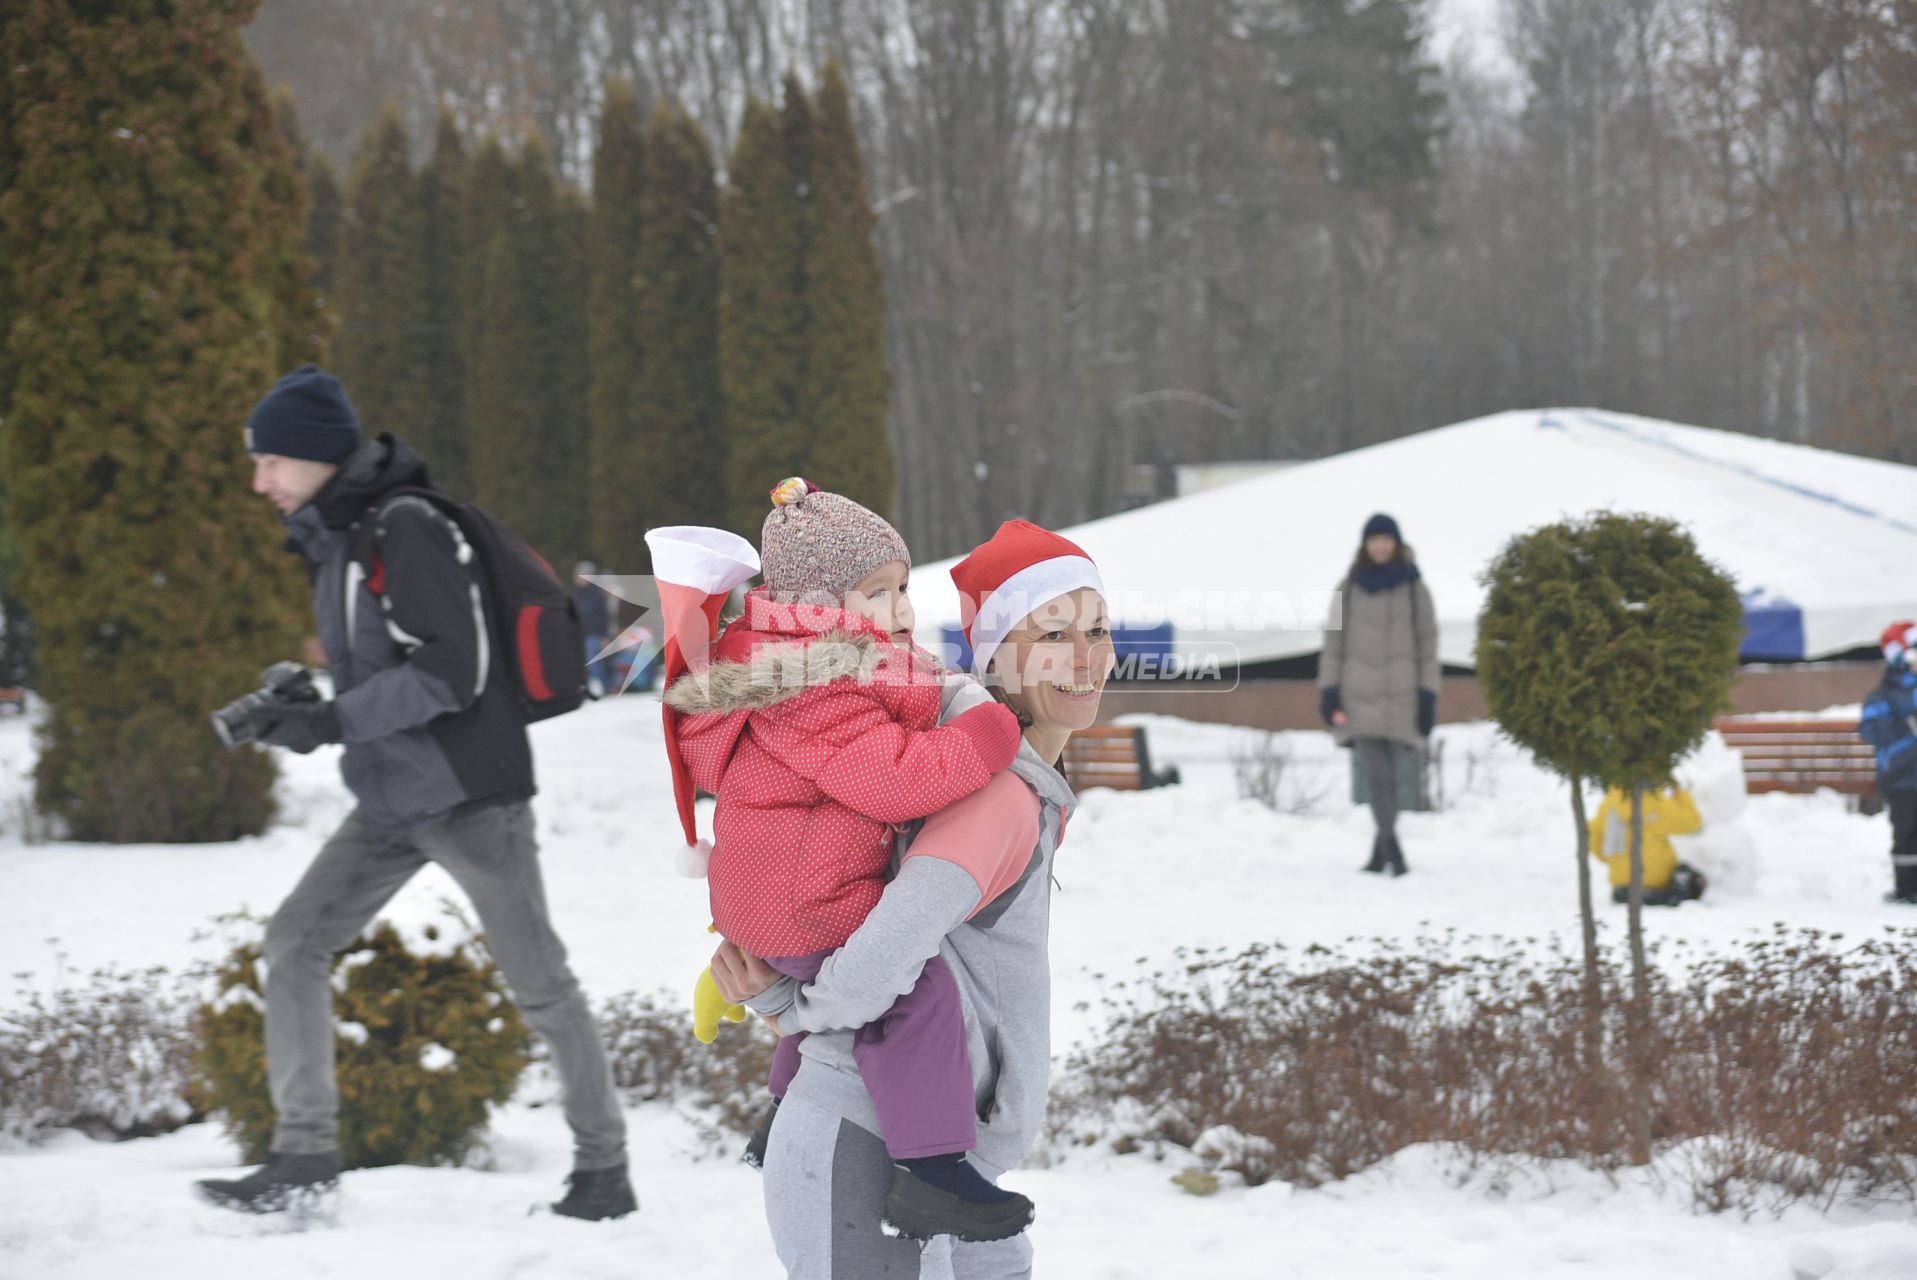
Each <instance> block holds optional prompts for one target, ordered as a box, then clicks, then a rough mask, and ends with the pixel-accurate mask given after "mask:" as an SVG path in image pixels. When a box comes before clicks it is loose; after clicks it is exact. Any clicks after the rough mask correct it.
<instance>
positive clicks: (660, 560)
mask: <svg viewBox="0 0 1917 1280" xmlns="http://www.w3.org/2000/svg"><path fill="white" fill-rule="evenodd" d="M646 546H648V547H649V548H651V550H652V573H653V576H654V577H656V578H659V579H661V580H663V581H666V582H671V583H676V584H678V585H679V586H683V587H692V588H694V589H695V590H698V591H703V592H705V593H706V594H707V595H718V594H720V593H722V592H727V591H730V590H732V589H733V588H734V587H736V586H739V585H740V584H742V583H744V582H747V581H750V580H751V579H752V577H753V576H754V575H756V574H757V573H758V572H759V553H758V552H757V551H755V550H753V549H752V544H751V543H750V542H747V541H746V540H745V539H744V538H741V537H740V536H739V535H738V534H736V533H729V532H727V531H726V530H724V529H708V528H706V527H705V526H703V525H696V524H675V525H667V526H666V527H664V528H662V529H653V530H650V531H648V532H647V534H646Z"/></svg>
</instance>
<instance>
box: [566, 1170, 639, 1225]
mask: <svg viewBox="0 0 1917 1280" xmlns="http://www.w3.org/2000/svg"><path fill="white" fill-rule="evenodd" d="M638 1207H639V1198H638V1197H637V1196H635V1195H633V1194H632V1179H631V1178H630V1177H628V1176H627V1174H626V1166H625V1165H623V1164H620V1165H614V1166H613V1167H612V1168H610V1169H574V1170H573V1171H572V1173H571V1174H569V1175H567V1177H566V1196H565V1199H563V1200H561V1201H559V1202H558V1203H557V1204H555V1205H553V1207H552V1211H553V1212H554V1213H556V1214H558V1215H559V1216H560V1217H562V1218H581V1219H584V1220H585V1221H587V1222H600V1221H603V1220H604V1219H607V1218H623V1217H625V1216H626V1215H627V1214H629V1213H631V1212H633V1211H634V1210H636V1209H637V1208H638Z"/></svg>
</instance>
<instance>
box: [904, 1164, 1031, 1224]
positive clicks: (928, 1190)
mask: <svg viewBox="0 0 1917 1280" xmlns="http://www.w3.org/2000/svg"><path fill="white" fill-rule="evenodd" d="M1032 1215H1033V1208H1032V1202H1031V1201H1030V1200H1028V1199H1026V1198H1025V1197H1024V1196H1022V1195H1020V1194H1018V1193H1017V1192H1016V1191H1004V1190H1001V1189H999V1188H998V1187H995V1186H993V1185H992V1184H991V1183H989V1182H987V1181H986V1180H985V1179H984V1177H983V1176H981V1175H980V1173H979V1171H978V1170H976V1169H974V1168H973V1167H972V1166H971V1163H970V1162H969V1161H967V1160H966V1158H965V1157H964V1156H963V1155H949V1156H931V1157H927V1158H924V1159H918V1160H899V1161H895V1162H894V1163H893V1165H892V1189H891V1190H890V1191H889V1192H887V1193H886V1197H885V1216H884V1218H883V1220H882V1222H881V1225H882V1227H883V1228H884V1230H885V1232H886V1234H888V1235H901V1236H910V1237H911V1238H912V1239H914V1240H930V1239H931V1238H932V1237H933V1236H957V1237H958V1238H959V1239H961V1240H968V1241H972V1242H979V1241H985V1240H1007V1239H1010V1238H1011V1237H1012V1236H1015V1235H1017V1234H1018V1233H1019V1232H1021V1231H1023V1230H1025V1228H1026V1227H1029V1226H1030V1225H1032Z"/></svg>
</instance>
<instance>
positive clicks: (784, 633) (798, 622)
mask: <svg viewBox="0 0 1917 1280" xmlns="http://www.w3.org/2000/svg"><path fill="white" fill-rule="evenodd" d="M939 690H940V678H939V672H938V669H937V666H936V664H935V663H934V662H933V661H932V659H931V657H930V656H929V655H927V654H926V653H925V652H924V651H923V650H920V649H918V648H916V647H911V646H901V645H898V644H896V643H894V642H893V641H892V640H891V639H890V638H889V637H887V636H886V635H885V634H884V633H882V632H880V631H879V630H878V629H877V628H876V627H874V626H873V625H872V624H871V623H869V622H867V621H865V620H864V619H863V618H860V617H859V616H857V615H856V614H851V613H846V612H843V611H841V610H837V609H820V608H817V607H814V606H809V605H796V606H795V605H782V604H777V603H775V602H773V601H772V600H771V599H769V598H768V597H767V596H766V595H765V593H764V588H760V589H758V590H755V591H753V592H750V593H749V594H748V595H747V596H746V607H745V614H744V616H743V617H741V618H740V619H739V620H738V621H736V622H734V623H733V624H732V625H731V626H729V627H727V628H726V631H725V634H724V635H723V636H722V637H720V640H719V644H718V648H717V652H716V653H715V655H714V658H713V662H712V664H711V666H710V667H709V668H708V669H707V670H706V671H705V672H703V673H697V672H694V673H688V674H687V675H684V676H681V677H680V678H679V679H678V680H676V681H675V682H674V683H673V685H672V687H671V689H669V690H667V692H666V705H667V706H668V707H669V708H671V709H672V711H673V712H675V713H676V714H675V715H674V716H673V720H672V732H674V733H675V734H676V735H677V736H678V742H679V749H680V752H681V753H682V755H683V756H684V759H685V762H686V766H687V768H688V770H689V771H690V772H691V775H692V781H693V785H694V786H696V787H698V788H699V789H700V790H702V791H710V792H712V793H713V794H714V795H716V796H718V798H719V805H718V812H717V814H716V815H715V817H714V820H713V829H712V860H711V863H710V865H709V867H708V869H707V880H708V888H709V890H710V892H711V894H712V920H713V923H714V924H715V925H717V926H718V928H719V932H720V933H722V934H724V935H725V936H726V938H727V939H729V940H730V941H732V942H734V943H736V944H738V945H739V946H741V947H744V948H745V949H746V950H747V951H750V952H752V953H753V954H755V955H760V956H798V955H807V954H810V953H812V952H815V951H826V950H830V949H832V948H834V947H837V946H839V945H841V944H842V943H844V942H845V940H846V939H847V938H848V937H850V936H851V934H852V931H853V930H854V929H856V928H858V926H859V924H860V922H862V921H863V920H864V919H865V917H866V915H867V914H868V913H869V912H870V911H871V910H872V908H873V906H874V905H876V904H877V903H878V900H879V894H880V892H881V891H882V890H883V889H884V887H885V879H886V873H887V871H888V870H889V868H890V865H891V858H892V841H893V836H894V831H893V824H895V823H905V822H909V821H911V820H913V819H915V818H923V817H926V816H928V815H930V814H933V813H937V812H938V811H939V810H940V809H943V808H944V807H945V806H946V805H948V804H950V803H952V802H953V801H954V800H957V799H959V798H961V797H963V796H967V795H970V794H971V793H972V792H974V791H977V790H979V789H980V788H981V787H983V786H984V785H985V784H986V783H987V782H989V781H990V780H991V778H992V775H993V774H995V773H997V772H998V771H1000V770H1001V769H1003V768H1005V767H1006V766H1007V765H1009V764H1010V763H1011V761H1012V756H1013V755H1014V754H1015V753H1016V752H1017V750H1018V742H1019V727H1018V720H1017V718H1016V717H1014V716H1013V715H1012V713H1011V712H1010V711H1008V710H1006V709H1005V708H1004V707H1002V706H999V705H997V704H996V703H994V704H991V705H988V706H981V707H975V708H973V709H972V710H971V711H968V712H966V713H965V714H963V715H960V716H958V717H956V718H955V719H954V720H953V721H952V722H951V723H950V724H947V725H944V726H940V725H939V722H938V718H939Z"/></svg>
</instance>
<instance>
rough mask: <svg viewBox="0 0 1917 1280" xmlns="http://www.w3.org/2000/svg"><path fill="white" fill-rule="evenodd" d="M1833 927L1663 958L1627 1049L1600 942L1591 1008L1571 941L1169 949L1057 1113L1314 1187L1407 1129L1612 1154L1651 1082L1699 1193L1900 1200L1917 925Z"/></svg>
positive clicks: (1516, 1157)
mask: <svg viewBox="0 0 1917 1280" xmlns="http://www.w3.org/2000/svg"><path fill="white" fill-rule="evenodd" d="M1840 941H1841V937H1840V935H1835V934H1831V935H1825V934H1819V933H1817V932H1815V931H1788V930H1785V929H1783V928H1781V927H1780V929H1779V930H1778V931H1777V933H1776V934H1775V935H1773V936H1772V937H1770V938H1767V939H1762V940H1759V941H1756V942H1752V943H1748V944H1745V945H1743V946H1741V947H1737V948H1734V949H1732V950H1730V951H1728V952H1713V953H1703V954H1697V955H1681V956H1676V957H1673V958H1672V960H1671V962H1670V963H1665V964H1659V965H1658V966H1656V967H1655V968H1654V969H1653V971H1652V981H1651V984H1650V998H1649V1001H1650V1002H1649V1009H1648V1011H1647V1012H1648V1016H1647V1019H1646V1021H1647V1022H1648V1025H1649V1026H1650V1027H1651V1028H1652V1034H1653V1036H1654V1037H1655V1043H1654V1048H1653V1051H1652V1052H1650V1053H1648V1054H1645V1055H1643V1056H1642V1057H1641V1058H1639V1057H1636V1056H1634V1055H1632V1054H1631V1053H1629V1052H1627V1049H1628V1047H1629V1044H1630V1041H1629V1030H1630V1013H1631V1008H1630V1004H1629V999H1628V993H1629V991H1630V984H1629V982H1628V981H1627V980H1626V974H1627V970H1626V969H1625V968H1624V966H1623V962H1622V960H1621V958H1620V957H1618V956H1617V955H1615V954H1613V953H1612V952H1609V951H1607V952H1605V953H1604V955H1603V959H1602V963H1601V969H1600V976H1601V985H1600V992H1601V997H1602V998H1601V1001H1600V1002H1599V1003H1598V1004H1596V1005H1595V1006H1594V1005H1592V1004H1590V1003H1589V1002H1588V1000H1587V998H1586V996H1585V993H1584V989H1583V985H1582V981H1583V967H1582V959H1581V958H1572V957H1570V956H1568V955H1566V954H1565V953H1564V952H1563V951H1562V950H1561V949H1560V948H1558V947H1557V946H1556V945H1555V944H1552V945H1541V944H1539V943H1537V942H1536V941H1534V940H1525V941H1522V942H1519V941H1513V940H1498V939H1478V940H1470V939H1459V938H1457V937H1455V936H1454V935H1447V936H1445V937H1443V938H1430V937H1424V938H1419V939H1417V940H1415V941H1413V942H1411V943H1409V944H1407V945H1405V946H1397V945H1393V944H1385V945H1383V946H1380V947H1376V948H1367V949H1364V950H1357V949H1347V950H1344V951H1332V950H1329V949H1326V948H1322V947H1312V948H1308V949H1307V950H1305V951H1304V952H1302V953H1291V952H1288V951H1287V950H1286V949H1285V948H1283V947H1281V946H1255V947H1251V948H1248V949H1247V950H1244V951H1242V952H1238V953H1236V954H1231V955H1225V954H1208V953H1206V952H1203V951H1194V952H1191V953H1184V954H1183V955H1182V957H1181V958H1183V959H1184V960H1185V961H1186V963H1185V965H1184V967H1183V968H1182V969H1179V970H1177V971H1174V972H1171V973H1152V974H1150V975H1148V976H1146V977H1143V978H1142V979H1139V980H1137V981H1135V982H1132V983H1129V984H1126V983H1120V984H1118V985H1117V987H1116V989H1115V990H1114V992H1113V994H1112V995H1111V996H1109V997H1108V999H1107V1005H1108V1008H1109V1011H1110V1021H1109V1023H1108V1025H1107V1028H1106V1032H1105V1034H1104V1036H1103V1037H1102V1039H1101V1040H1100V1041H1099V1042H1098V1043H1096V1044H1095V1045H1094V1046H1092V1047H1091V1048H1089V1049H1087V1050H1082V1051H1080V1052H1079V1053H1077V1054H1076V1055H1074V1056H1073V1057H1072V1059H1071V1060H1070V1062H1069V1064H1068V1070H1067V1076H1066V1079H1065V1080H1064V1081H1062V1082H1061V1084H1060V1087H1059V1088H1058V1089H1057V1090H1056V1091H1055V1107H1054V1113H1053V1127H1054V1135H1055V1137H1056V1138H1058V1139H1059V1140H1061V1142H1063V1143H1065V1144H1072V1143H1078V1144H1082V1143H1084V1142H1087V1141H1110V1142H1112V1143H1114V1145H1115V1146H1116V1147H1117V1148H1118V1149H1119V1150H1128V1149H1136V1148H1138V1147H1139V1146H1141V1145H1144V1144H1149V1143H1166V1144H1171V1145H1174V1146H1177V1147H1181V1148H1186V1149H1189V1150H1190V1151H1192V1153H1193V1154H1194V1155H1197V1156H1199V1157H1200V1158H1201V1159H1204V1160H1206V1161H1207V1162H1208V1163H1209V1164H1210V1165H1211V1166H1212V1167H1214V1168H1218V1169H1226V1170H1231V1171H1233V1172H1236V1173H1238V1174H1239V1175H1241V1176H1242V1177H1243V1178H1244V1180H1245V1181H1246V1182H1247V1183H1248V1184H1253V1185H1255V1184H1257V1183H1259V1182H1263V1181H1266V1180H1268V1179H1271V1178H1280V1179H1283V1180H1285V1181H1287V1182H1291V1183H1294V1184H1298V1185H1303V1186H1316V1185H1319V1184H1321V1183H1325V1182H1330V1181H1335V1180H1337V1179H1340V1178H1344V1177H1346V1176H1348V1175H1350V1174H1353V1173H1356V1172H1358V1171H1359V1170H1362V1169H1364V1168H1366V1167H1368V1166H1370V1165H1373V1164H1376V1163H1377V1162H1379V1161H1381V1160H1383V1159H1385V1158H1386V1157H1388V1156H1390V1155H1391V1154H1393V1153H1394V1152H1396V1151H1399V1150H1402V1149H1403V1148H1405V1147H1408V1146H1412V1145H1414V1144H1418V1143H1433V1144H1438V1145H1440V1146H1442V1147H1444V1148H1445V1149H1447V1150H1448V1151H1450V1152H1451V1153H1452V1156H1453V1158H1454V1159H1455V1160H1456V1161H1457V1163H1458V1166H1459V1168H1460V1170H1461V1171H1463V1170H1476V1169H1479V1168H1481V1167H1483V1166H1486V1165H1490V1166H1492V1167H1493V1168H1494V1169H1497V1170H1502V1171H1503V1172H1505V1173H1509V1172H1512V1171H1515V1170H1518V1169H1522V1168H1526V1167H1533V1168H1535V1167H1538V1166H1540V1165H1542V1163H1543V1162H1545V1161H1549V1160H1563V1159H1568V1160H1575V1161H1578V1162H1579V1163H1582V1164H1584V1165H1586V1166H1589V1167H1593V1168H1597V1169H1600V1170H1607V1171H1608V1170H1613V1169H1616V1168H1618V1167H1620V1166H1621V1165H1623V1164H1625V1163H1626V1162H1627V1161H1628V1159H1629V1156H1630V1153H1631V1136H1632V1135H1631V1130H1630V1122H1631V1108H1630V1106H1629V1104H1630V1103H1631V1101H1632V1100H1633V1099H1635V1098H1642V1099H1643V1100H1644V1103H1645V1104H1646V1105H1647V1106H1648V1111H1649V1114H1650V1116H1651V1124H1652V1130H1651V1133H1652V1140H1653V1143H1654V1145H1655V1148H1656V1151H1657V1152H1658V1153H1659V1155H1660V1156H1661V1161H1660V1165H1661V1168H1663V1169H1666V1170H1668V1171H1669V1174H1670V1176H1671V1177H1672V1178H1673V1179H1675V1180H1676V1181H1677V1182H1678V1183H1679V1184H1680V1185H1683V1186H1684V1187H1686V1188H1687V1189H1688V1190H1689V1192H1690V1193H1691V1195H1692V1196H1693V1197H1694V1198H1695V1200H1696V1202H1697V1204H1698V1205H1699V1206H1700V1207H1701V1208H1704V1209H1707V1210H1711V1211H1721V1210H1726V1209H1731V1210H1737V1211H1740V1212H1744V1213H1749V1212H1753V1211H1757V1210H1776V1209H1781V1208H1782V1207H1784V1206H1786V1205H1789V1204H1792V1203H1796V1202H1799V1201H1807V1202H1811V1203H1814V1204H1817V1205H1821V1206H1829V1205H1833V1204H1837V1203H1842V1202H1866V1203H1868V1202H1884V1201H1889V1202H1895V1203H1898V1204H1917V931H1902V932H1898V931H1890V932H1887V933H1886V935H1885V936H1884V937H1882V938H1879V939H1874V940H1871V941H1867V942H1865V943H1862V944H1860V945H1856V946H1851V947H1848V948H1840V946H1839V943H1840ZM1667 950H1668V949H1667ZM1664 958H1665V957H1664V956H1663V955H1662V954H1660V956H1659V959H1660V960H1662V959H1664ZM1635 1061H1644V1062H1647V1063H1649V1064H1651V1066H1650V1067H1649V1068H1648V1069H1647V1071H1646V1074H1645V1076H1644V1078H1641V1079H1638V1078H1633V1075H1632V1071H1633V1068H1632V1063H1633V1062H1635Z"/></svg>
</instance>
